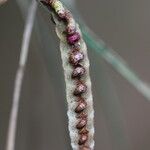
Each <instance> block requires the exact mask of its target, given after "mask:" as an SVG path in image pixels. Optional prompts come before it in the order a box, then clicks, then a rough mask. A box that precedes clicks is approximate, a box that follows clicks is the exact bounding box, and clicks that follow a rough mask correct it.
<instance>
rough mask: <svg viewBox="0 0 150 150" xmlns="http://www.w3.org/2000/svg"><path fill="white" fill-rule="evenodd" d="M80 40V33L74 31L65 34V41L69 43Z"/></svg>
mask: <svg viewBox="0 0 150 150" xmlns="http://www.w3.org/2000/svg"><path fill="white" fill-rule="evenodd" d="M79 40H80V34H79V33H78V32H75V33H74V34H72V35H67V42H68V44H70V45H73V44H75V43H76V42H78V41H79Z"/></svg>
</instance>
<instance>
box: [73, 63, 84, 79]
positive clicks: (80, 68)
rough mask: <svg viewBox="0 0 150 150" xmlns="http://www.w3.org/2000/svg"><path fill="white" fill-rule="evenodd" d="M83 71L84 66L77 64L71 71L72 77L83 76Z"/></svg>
mask: <svg viewBox="0 0 150 150" xmlns="http://www.w3.org/2000/svg"><path fill="white" fill-rule="evenodd" d="M84 73H85V68H84V67H83V66H78V67H76V68H74V70H73V72H72V78H76V77H78V78H80V77H81V76H83V75H84Z"/></svg>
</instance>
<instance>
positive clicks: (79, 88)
mask: <svg viewBox="0 0 150 150" xmlns="http://www.w3.org/2000/svg"><path fill="white" fill-rule="evenodd" d="M86 90H87V86H86V85H85V84H83V83H79V84H77V87H76V88H75V91H74V95H76V96H77V95H81V94H83V93H85V92H86Z"/></svg>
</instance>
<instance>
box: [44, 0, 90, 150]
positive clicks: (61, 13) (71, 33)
mask: <svg viewBox="0 0 150 150" xmlns="http://www.w3.org/2000/svg"><path fill="white" fill-rule="evenodd" d="M42 2H43V1H42ZM44 3H46V5H48V6H50V7H51V9H52V10H53V11H54V12H55V14H56V15H57V17H58V19H60V20H61V21H63V22H64V24H65V32H64V33H65V38H66V39H65V40H66V42H67V43H68V45H69V46H70V51H69V53H68V62H69V64H70V65H71V67H72V73H71V74H70V76H71V79H72V80H74V82H73V83H74V84H75V89H74V91H73V92H72V95H73V96H75V99H76V107H75V109H74V112H75V113H76V119H77V121H76V122H77V124H76V129H77V130H78V135H79V139H78V145H79V149H80V150H91V148H90V146H89V145H88V142H87V141H88V138H89V135H88V134H89V131H88V129H87V127H86V125H87V122H88V115H87V113H86V109H87V107H88V103H87V102H86V98H85V97H84V94H85V93H86V92H87V90H88V86H87V85H86V83H85V81H84V76H85V75H86V69H85V66H84V65H83V63H82V62H83V61H84V53H83V52H82V49H81V46H80V39H81V35H80V33H79V32H77V29H76V22H75V21H74V19H73V16H72V14H71V13H70V12H69V11H68V10H67V9H65V8H64V7H63V5H62V3H61V2H60V1H59V0H44Z"/></svg>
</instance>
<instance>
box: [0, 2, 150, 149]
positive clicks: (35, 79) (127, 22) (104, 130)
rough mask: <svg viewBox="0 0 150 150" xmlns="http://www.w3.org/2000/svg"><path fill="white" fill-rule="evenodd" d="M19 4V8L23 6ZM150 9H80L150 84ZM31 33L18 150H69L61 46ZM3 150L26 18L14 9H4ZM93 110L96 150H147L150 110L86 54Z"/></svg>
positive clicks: (130, 5)
mask: <svg viewBox="0 0 150 150" xmlns="http://www.w3.org/2000/svg"><path fill="white" fill-rule="evenodd" d="M20 1H21V0H20ZM149 6H150V1H148V0H143V1H141V0H126V1H124V0H100V1H98V0H93V1H79V0H78V1H77V7H78V9H79V11H80V14H81V15H82V17H83V18H84V19H85V21H86V23H87V25H88V26H89V27H90V28H91V29H92V30H93V31H94V32H95V33H97V35H99V36H100V37H101V38H102V39H103V40H104V41H105V42H106V43H107V44H108V45H109V46H111V47H112V48H113V49H115V50H116V52H118V53H119V54H120V55H121V56H122V57H123V58H124V59H125V60H126V61H127V62H128V64H129V65H130V66H131V67H132V68H133V69H134V70H135V71H136V72H137V73H138V75H139V76H140V77H141V78H142V79H143V80H145V81H146V82H147V83H150V69H149V67H150V59H149V58H150V50H149V49H150V38H149V37H150V29H149V27H150V19H149V18H150V9H149ZM37 14H38V17H39V16H40V17H42V19H43V22H44V23H45V24H46V25H47V26H48V28H47V29H46V28H44V27H43V28H40V30H39V31H38V36H39V37H41V39H40V40H39V37H38V36H37V34H36V33H37V29H36V28H34V31H33V34H32V40H31V44H30V52H29V57H28V63H27V67H26V71H25V77H24V81H23V87H22V93H21V99H20V100H21V101H20V108H19V118H18V129H17V138H16V150H48V149H50V150H60V149H61V150H71V147H70V139H69V135H68V134H69V133H68V129H67V115H66V111H67V103H66V100H65V83H64V77H63V69H62V66H61V58H60V52H59V40H58V38H57V36H56V35H55V32H54V25H53V24H52V23H51V21H50V15H49V14H48V13H47V11H45V10H44V9H43V7H39V10H38V13H37ZM0 18H1V20H0V118H1V121H0V150H4V147H5V142H6V135H7V128H8V119H9V113H10V108H11V102H12V93H13V85H14V79H15V74H16V69H17V67H18V60H19V54H20V47H21V42H22V34H23V30H24V18H23V17H22V15H21V12H20V9H19V7H18V5H17V4H16V2H15V1H8V2H7V3H5V4H4V5H1V6H0ZM88 52H89V58H90V62H91V68H90V72H91V79H92V83H93V85H92V86H93V87H92V88H93V94H94V108H95V127H96V133H95V142H96V145H95V150H149V149H150V142H149V141H150V119H149V116H150V103H149V102H147V101H146V100H145V98H144V97H143V96H141V94H139V93H138V92H137V91H136V90H135V89H134V88H133V87H132V86H131V85H130V84H129V83H128V82H127V81H126V80H125V79H124V78H123V77H121V76H120V75H119V74H118V73H117V72H115V71H114V69H113V68H112V67H111V66H110V65H108V64H107V63H106V62H105V61H104V60H103V58H102V57H101V56H99V55H97V53H95V51H94V50H92V49H89V50H88Z"/></svg>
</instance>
